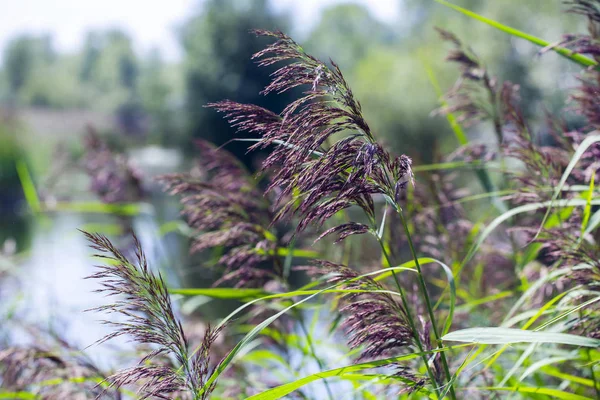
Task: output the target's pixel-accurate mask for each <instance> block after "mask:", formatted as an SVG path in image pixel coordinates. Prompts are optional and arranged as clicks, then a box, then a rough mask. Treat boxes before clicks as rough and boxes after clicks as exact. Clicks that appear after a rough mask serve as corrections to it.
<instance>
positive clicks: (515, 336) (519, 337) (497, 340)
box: [442, 328, 600, 348]
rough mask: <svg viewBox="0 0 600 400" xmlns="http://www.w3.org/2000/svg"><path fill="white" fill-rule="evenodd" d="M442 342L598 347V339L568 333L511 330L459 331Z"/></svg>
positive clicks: (452, 333) (475, 329)
mask: <svg viewBox="0 0 600 400" xmlns="http://www.w3.org/2000/svg"><path fill="white" fill-rule="evenodd" d="M442 340H444V341H447V342H466V343H473V344H514V343H554V344H566V345H571V346H583V347H594V348H596V347H599V346H600V339H592V338H588V337H584V336H578V335H571V334H568V333H553V332H535V331H524V330H522V329H512V328H468V329H461V330H458V331H454V332H450V333H448V334H447V335H444V337H442Z"/></svg>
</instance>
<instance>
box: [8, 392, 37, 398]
mask: <svg viewBox="0 0 600 400" xmlns="http://www.w3.org/2000/svg"><path fill="white" fill-rule="evenodd" d="M0 399H39V397H38V396H36V395H35V394H33V393H30V392H3V391H0Z"/></svg>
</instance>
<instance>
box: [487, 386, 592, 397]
mask: <svg viewBox="0 0 600 400" xmlns="http://www.w3.org/2000/svg"><path fill="white" fill-rule="evenodd" d="M479 390H490V391H505V392H506V391H508V392H514V393H529V394H539V395H547V396H552V397H553V398H555V399H564V400H593V399H592V398H591V397H585V396H580V395H577V394H574V393H569V392H564V391H562V390H558V389H550V388H542V387H527V386H517V387H494V386H492V387H482V388H479Z"/></svg>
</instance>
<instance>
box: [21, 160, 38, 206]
mask: <svg viewBox="0 0 600 400" xmlns="http://www.w3.org/2000/svg"><path fill="white" fill-rule="evenodd" d="M16 168H17V175H18V176H19V180H20V181H21V187H22V189H23V194H24V195H25V201H27V205H29V208H30V209H31V211H32V212H34V213H39V212H40V211H41V210H42V206H41V202H40V198H39V196H38V193H37V190H36V189H35V185H34V184H33V179H32V178H31V174H30V173H29V168H27V164H26V163H25V161H23V160H18V161H17V163H16Z"/></svg>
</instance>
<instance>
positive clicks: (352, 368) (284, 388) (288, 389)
mask: <svg viewBox="0 0 600 400" xmlns="http://www.w3.org/2000/svg"><path fill="white" fill-rule="evenodd" d="M457 347H460V346H454V347H453V348H457ZM450 349H451V348H450V347H443V348H440V349H435V350H431V351H425V352H423V353H411V354H407V355H405V356H398V357H391V358H386V359H383V360H377V361H370V362H365V363H360V364H354V365H348V366H345V367H341V368H335V369H330V370H328V371H323V372H319V373H316V374H312V375H308V376H305V377H304V378H301V379H298V380H297V381H294V382H290V383H286V384H284V385H281V386H277V387H275V388H273V389H269V390H266V391H264V392H262V393H259V394H256V395H254V396H250V397H248V400H275V399H280V398H282V397H284V396H286V395H288V394H290V393H292V392H294V391H295V390H297V389H299V388H301V387H302V386H305V385H307V384H309V383H311V382H314V381H317V380H320V379H326V378H341V379H344V376H345V374H350V373H353V372H357V371H362V370H365V369H370V368H376V367H381V366H385V365H390V364H392V363H398V362H400V361H408V360H413V359H415V358H417V357H421V356H422V355H423V354H434V353H439V352H442V351H447V350H450ZM351 376H352V378H353V379H355V375H354V374H353V375H351Z"/></svg>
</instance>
